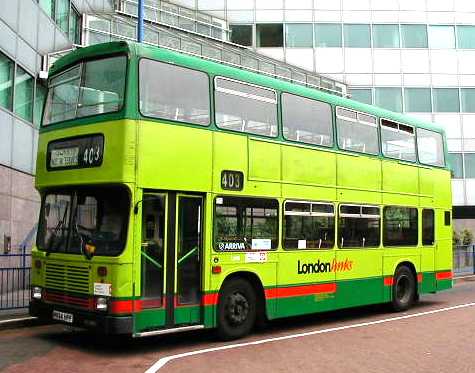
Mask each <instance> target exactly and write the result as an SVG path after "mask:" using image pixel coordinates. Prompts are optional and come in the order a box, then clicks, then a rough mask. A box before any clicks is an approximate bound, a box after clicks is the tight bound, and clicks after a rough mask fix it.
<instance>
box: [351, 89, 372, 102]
mask: <svg viewBox="0 0 475 373" xmlns="http://www.w3.org/2000/svg"><path fill="white" fill-rule="evenodd" d="M350 95H351V99H352V100H355V101H359V102H363V103H365V104H368V105H371V103H372V101H373V93H372V89H371V88H362V89H350Z"/></svg>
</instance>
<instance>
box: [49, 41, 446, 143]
mask: <svg viewBox="0 0 475 373" xmlns="http://www.w3.org/2000/svg"><path fill="white" fill-rule="evenodd" d="M120 53H127V54H132V55H135V56H137V57H138V58H140V57H146V58H152V59H158V60H162V61H166V62H172V63H178V64H180V65H184V66H186V67H190V68H194V69H198V70H203V71H206V72H208V73H212V74H213V75H224V76H228V77H231V78H235V79H239V80H243V81H246V82H248V83H253V84H257V85H262V86H264V87H269V88H274V89H277V90H280V91H286V92H289V93H294V94H297V95H302V96H306V97H310V98H314V99H318V100H322V101H325V102H328V103H330V104H333V105H336V106H343V107H346V108H349V109H354V110H358V111H363V112H366V113H368V114H373V115H375V116H377V117H380V118H381V117H382V118H386V119H390V120H393V121H396V122H402V123H407V124H410V125H413V126H415V127H419V128H424V129H428V130H432V131H436V132H440V133H443V134H445V132H444V129H443V128H442V127H441V126H439V125H437V124H435V123H432V122H427V121H424V120H421V119H418V118H414V117H411V116H409V115H405V114H401V113H396V112H393V111H390V110H386V109H382V108H379V107H377V106H373V105H368V104H364V103H361V102H358V101H354V100H351V99H348V98H344V97H340V96H336V95H332V94H329V93H326V92H324V91H321V90H318V89H314V88H310V87H305V86H303V85H300V84H296V83H291V82H287V81H284V80H281V79H277V78H273V77H270V76H266V75H262V74H258V73H254V72H252V71H247V70H243V69H240V68H237V67H233V66H229V65H225V64H219V63H217V62H213V61H209V60H206V59H204V58H200V57H195V56H192V55H188V54H184V53H180V52H177V51H172V50H169V49H166V48H161V47H158V46H151V45H147V44H140V43H136V42H131V41H114V42H109V43H102V44H95V45H92V46H88V47H85V48H79V49H76V50H75V51H73V52H71V53H69V54H67V55H65V56H64V57H62V58H60V59H58V61H56V62H55V63H54V64H53V65H52V67H51V69H50V74H51V75H54V74H55V73H57V72H58V71H60V70H63V69H64V68H65V67H67V66H69V65H72V64H74V63H75V62H77V61H79V60H83V59H88V58H94V57H98V56H103V55H111V54H120Z"/></svg>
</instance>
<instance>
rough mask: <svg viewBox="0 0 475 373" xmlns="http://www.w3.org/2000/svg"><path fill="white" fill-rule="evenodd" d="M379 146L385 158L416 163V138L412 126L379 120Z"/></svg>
mask: <svg viewBox="0 0 475 373" xmlns="http://www.w3.org/2000/svg"><path fill="white" fill-rule="evenodd" d="M381 145H382V149H383V154H384V155H385V156H386V157H389V158H395V159H401V160H404V161H411V162H415V161H416V136H415V133H414V127H412V126H409V125H407V124H402V123H397V122H393V121H390V120H388V119H381Z"/></svg>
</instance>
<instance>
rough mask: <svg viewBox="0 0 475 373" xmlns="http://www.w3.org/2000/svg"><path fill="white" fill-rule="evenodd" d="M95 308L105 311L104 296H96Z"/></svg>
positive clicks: (105, 302)
mask: <svg viewBox="0 0 475 373" xmlns="http://www.w3.org/2000/svg"><path fill="white" fill-rule="evenodd" d="M96 310H98V311H107V298H105V297H97V298H96Z"/></svg>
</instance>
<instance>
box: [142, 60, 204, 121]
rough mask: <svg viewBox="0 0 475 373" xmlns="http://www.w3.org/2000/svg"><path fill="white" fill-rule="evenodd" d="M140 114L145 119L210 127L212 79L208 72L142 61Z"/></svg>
mask: <svg viewBox="0 0 475 373" xmlns="http://www.w3.org/2000/svg"><path fill="white" fill-rule="evenodd" d="M139 74H140V83H139V86H140V112H141V113H142V114H143V115H145V116H150V117H154V118H161V119H169V120H175V121H179V122H186V123H193V124H198V125H201V126H206V125H208V124H209V121H210V103H209V79H208V75H207V74H206V73H204V72H201V71H197V70H191V69H187V68H185V67H181V66H175V65H171V64H167V63H163V62H159V61H153V60H148V59H142V60H141V61H140V67H139Z"/></svg>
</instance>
